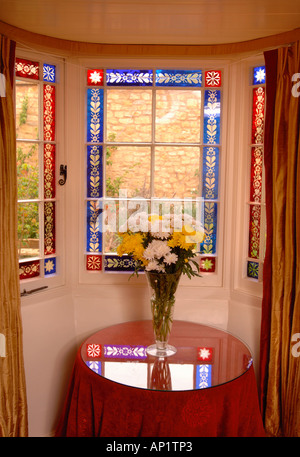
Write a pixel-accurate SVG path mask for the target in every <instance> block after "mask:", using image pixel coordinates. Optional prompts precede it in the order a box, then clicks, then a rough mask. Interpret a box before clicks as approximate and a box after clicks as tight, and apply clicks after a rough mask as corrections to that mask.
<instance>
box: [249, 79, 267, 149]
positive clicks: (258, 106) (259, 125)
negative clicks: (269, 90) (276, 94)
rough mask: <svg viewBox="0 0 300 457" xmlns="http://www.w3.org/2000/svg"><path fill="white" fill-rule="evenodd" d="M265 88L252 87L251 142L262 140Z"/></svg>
mask: <svg viewBox="0 0 300 457" xmlns="http://www.w3.org/2000/svg"><path fill="white" fill-rule="evenodd" d="M264 110H265V88H264V87H257V88H256V89H253V101H252V144H261V143H263V140H264Z"/></svg>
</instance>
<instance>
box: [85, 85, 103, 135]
mask: <svg viewBox="0 0 300 457" xmlns="http://www.w3.org/2000/svg"><path fill="white" fill-rule="evenodd" d="M87 141H88V142H90V143H101V142H102V141H103V89H98V88H93V89H91V88H90V89H88V90H87Z"/></svg>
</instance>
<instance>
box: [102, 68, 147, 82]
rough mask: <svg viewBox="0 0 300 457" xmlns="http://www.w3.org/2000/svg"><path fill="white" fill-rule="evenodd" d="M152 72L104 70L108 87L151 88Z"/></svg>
mask: <svg viewBox="0 0 300 457" xmlns="http://www.w3.org/2000/svg"><path fill="white" fill-rule="evenodd" d="M152 75H153V73H152V70H106V84H107V85H108V86H152V85H153V76H152Z"/></svg>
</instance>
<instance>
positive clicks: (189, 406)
mask: <svg viewBox="0 0 300 457" xmlns="http://www.w3.org/2000/svg"><path fill="white" fill-rule="evenodd" d="M153 339H154V335H153V329H152V323H151V321H137V322H125V323H121V324H117V325H113V326H111V327H108V328H104V329H101V330H99V331H98V332H96V333H94V334H93V335H91V336H90V337H89V338H87V339H86V341H84V342H83V343H82V345H81V347H80V348H79V350H78V352H77V356H76V359H75V363H74V368H73V372H72V375H71V379H70V383H69V388H68V392H67V397H66V400H65V404H64V408H63V411H62V414H61V417H60V421H59V424H58V427H57V430H56V436H81V437H95V436H98V437H225V436H226V437H228V436H231V437H232V436H234V437H240V436H244V437H254V436H265V434H264V428H263V424H262V418H261V415H260V410H259V402H258V394H257V385H256V379H255V374H254V369H253V363H252V357H251V353H250V351H249V349H248V348H247V346H246V345H245V344H244V343H243V342H242V341H240V340H239V339H238V338H236V337H235V336H233V335H231V334H230V333H228V332H225V331H223V330H219V329H216V328H213V327H209V326H205V325H200V324H196V323H191V322H184V321H174V322H173V326H172V331H171V336H170V341H169V342H170V344H172V345H173V346H175V347H176V349H177V352H176V354H174V355H172V356H170V357H167V358H157V357H154V356H150V355H148V354H147V352H146V348H147V346H149V345H151V344H153Z"/></svg>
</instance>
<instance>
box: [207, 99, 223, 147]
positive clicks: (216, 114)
mask: <svg viewBox="0 0 300 457" xmlns="http://www.w3.org/2000/svg"><path fill="white" fill-rule="evenodd" d="M220 119H221V93H220V91H219V90H206V91H205V95H204V128H203V143H204V144H219V143H220Z"/></svg>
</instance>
